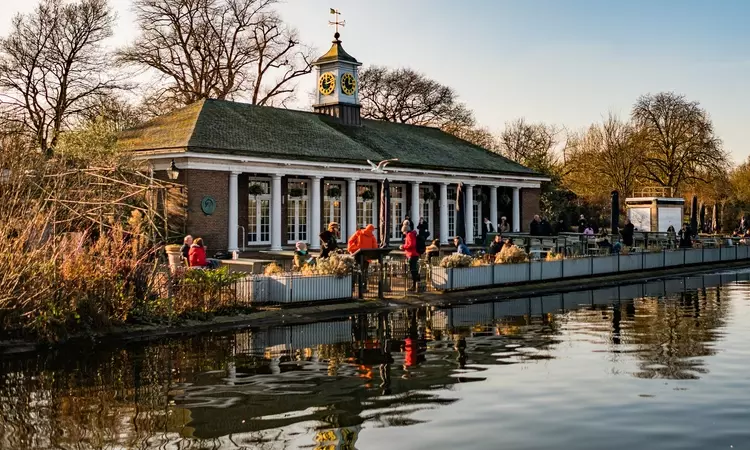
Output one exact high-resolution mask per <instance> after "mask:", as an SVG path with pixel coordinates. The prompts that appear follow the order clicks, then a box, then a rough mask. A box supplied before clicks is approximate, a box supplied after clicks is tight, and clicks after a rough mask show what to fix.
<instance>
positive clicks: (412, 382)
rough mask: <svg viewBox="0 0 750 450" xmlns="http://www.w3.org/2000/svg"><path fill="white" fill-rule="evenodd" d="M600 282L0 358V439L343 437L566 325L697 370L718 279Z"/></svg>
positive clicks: (118, 443)
mask: <svg viewBox="0 0 750 450" xmlns="http://www.w3.org/2000/svg"><path fill="white" fill-rule="evenodd" d="M644 290H645V289H642V291H644ZM602 295H603V294H602V293H601V292H600V293H591V292H579V293H571V294H559V295H555V296H549V297H543V298H535V299H519V300H513V301H509V302H499V303H485V304H475V305H470V306H467V307H462V308H445V309H441V308H422V309H413V310H403V311H395V312H389V313H380V314H372V315H359V316H355V317H353V318H350V319H346V320H340V321H334V322H324V323H315V324H309V325H300V326H291V327H280V328H271V329H263V330H250V331H244V332H239V333H234V334H226V335H209V336H201V337H195V338H191V339H182V340H168V341H163V342H156V343H150V344H139V345H130V346H127V347H126V348H120V349H106V348H98V349H74V348H64V349H61V350H59V351H58V352H53V353H49V354H43V355H42V354H40V355H37V356H35V357H29V358H18V359H9V358H5V359H3V360H2V361H1V362H0V448H13V449H25V448H34V449H47V448H64V449H89V448H91V449H94V448H96V449H99V448H139V449H140V448H143V449H145V448H158V447H160V446H161V447H164V446H168V445H172V446H176V445H177V444H179V445H181V447H180V448H186V447H187V446H188V445H189V446H190V448H243V446H244V447H245V448H269V449H270V448H284V447H285V446H290V445H291V444H290V442H292V441H293V440H295V439H299V436H301V435H303V436H308V437H309V439H308V440H307V441H306V442H307V443H308V444H307V445H311V444H313V443H315V444H314V445H317V446H319V447H321V448H322V447H325V446H328V445H334V446H335V445H338V446H339V448H353V447H354V445H355V444H354V442H356V436H357V433H358V430H359V429H360V427H361V425H362V424H363V423H365V422H368V424H369V425H370V426H374V427H393V426H408V425H412V424H415V423H419V422H420V421H423V420H425V419H424V418H425V417H429V415H425V414H418V413H419V412H420V411H429V410H430V409H434V408H440V407H441V406H442V405H447V404H451V403H453V402H455V401H456V397H455V396H453V395H451V392H452V390H454V389H455V385H456V384H457V383H466V382H480V381H483V380H484V379H485V378H484V376H483V372H484V371H486V370H487V369H488V367H489V366H497V365H504V364H533V363H535V362H536V361H539V360H546V359H551V358H554V357H555V352H556V350H557V347H558V345H559V343H560V342H561V341H562V340H563V337H562V333H566V332H569V330H571V329H575V330H576V332H579V333H581V335H583V336H587V339H590V340H592V341H594V342H597V343H601V342H605V343H606V344H607V345H608V346H609V347H608V353H609V354H610V355H612V357H618V355H620V354H622V353H626V352H635V354H636V357H637V359H638V371H637V372H635V373H634V375H635V376H636V377H640V378H670V379H686V378H696V377H698V376H700V374H702V373H704V372H705V367H704V365H703V361H702V360H701V359H700V358H703V357H706V356H709V355H711V354H712V353H713V351H714V350H713V342H714V341H715V340H716V339H717V337H718V335H719V331H718V330H719V329H720V328H721V326H722V325H723V323H724V321H725V320H726V315H727V310H728V305H727V304H725V303H723V302H722V301H721V290H720V289H714V288H708V289H706V288H704V289H700V290H697V291H687V292H681V293H679V294H674V295H668V296H667V297H666V298H656V297H647V296H641V297H637V298H635V299H633V298H620V296H621V293H620V291H619V288H618V290H617V295H616V296H615V297H611V298H610V297H602ZM581 299H583V300H581ZM580 303H586V305H583V307H579V306H578V305H579V304H580ZM570 305H574V306H570ZM331 442H335V443H334V444H330V443H331ZM175 448H176V447H175Z"/></svg>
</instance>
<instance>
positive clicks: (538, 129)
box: [499, 118, 560, 174]
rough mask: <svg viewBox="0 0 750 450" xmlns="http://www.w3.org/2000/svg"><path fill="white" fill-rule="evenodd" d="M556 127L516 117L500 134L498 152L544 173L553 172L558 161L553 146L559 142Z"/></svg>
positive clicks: (557, 166)
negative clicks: (528, 121)
mask: <svg viewBox="0 0 750 450" xmlns="http://www.w3.org/2000/svg"><path fill="white" fill-rule="evenodd" d="M559 133H560V130H558V129H557V128H556V127H554V126H552V125H548V124H544V123H527V122H526V120H525V119H523V118H521V119H517V120H515V121H514V122H510V123H506V124H505V130H503V132H502V133H501V134H500V138H499V147H500V152H501V153H502V154H503V155H505V156H506V157H507V158H509V159H511V160H513V161H516V162H517V163H520V164H523V165H525V166H527V167H529V168H532V169H534V170H537V171H539V172H542V173H546V174H553V173H555V172H556V171H557V169H558V168H559V165H560V162H559V158H558V156H557V154H556V153H555V148H556V147H557V145H558V144H560V140H559V136H558V135H559Z"/></svg>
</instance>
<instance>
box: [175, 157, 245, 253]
mask: <svg viewBox="0 0 750 450" xmlns="http://www.w3.org/2000/svg"><path fill="white" fill-rule="evenodd" d="M184 172H187V173H186V174H185V183H186V184H187V186H188V196H187V197H188V208H187V209H188V220H187V233H189V234H191V235H193V237H202V238H203V240H204V241H205V243H206V245H207V246H208V254H209V256H210V255H213V254H214V253H215V252H217V251H220V250H226V249H227V246H228V245H229V243H228V242H227V224H228V223H229V172H215V171H208V170H194V169H189V170H185V171H184ZM206 196H211V197H213V199H214V200H215V201H216V210H215V211H214V213H213V214H212V215H210V216H207V215H205V214H204V213H203V210H202V209H201V201H202V200H203V198H204V197H206ZM245 209H247V208H245Z"/></svg>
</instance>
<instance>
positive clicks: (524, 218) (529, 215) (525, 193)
mask: <svg viewBox="0 0 750 450" xmlns="http://www.w3.org/2000/svg"><path fill="white" fill-rule="evenodd" d="M540 194H541V189H521V231H529V224H530V223H531V220H532V219H533V218H534V214H539V209H540V198H539V197H540Z"/></svg>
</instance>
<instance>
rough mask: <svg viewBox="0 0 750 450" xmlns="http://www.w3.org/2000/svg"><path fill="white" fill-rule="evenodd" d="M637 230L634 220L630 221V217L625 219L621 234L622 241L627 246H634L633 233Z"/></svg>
mask: <svg viewBox="0 0 750 450" xmlns="http://www.w3.org/2000/svg"><path fill="white" fill-rule="evenodd" d="M634 232H635V226H634V225H633V222H631V221H630V219H627V220H625V226H624V227H623V228H622V230H621V231H620V235H622V243H623V244H624V245H625V246H626V247H633V233H634Z"/></svg>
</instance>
